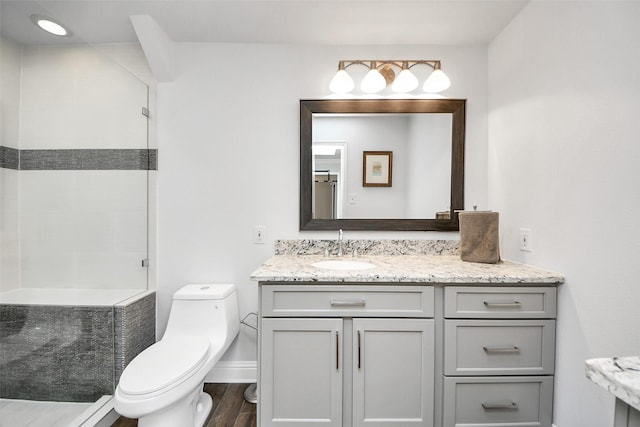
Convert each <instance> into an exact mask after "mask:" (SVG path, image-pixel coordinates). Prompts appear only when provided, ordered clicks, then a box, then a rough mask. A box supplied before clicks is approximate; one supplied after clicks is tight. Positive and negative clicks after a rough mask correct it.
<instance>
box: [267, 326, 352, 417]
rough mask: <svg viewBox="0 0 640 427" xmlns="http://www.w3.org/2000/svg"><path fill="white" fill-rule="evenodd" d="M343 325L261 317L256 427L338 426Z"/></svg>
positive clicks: (340, 411)
mask: <svg viewBox="0 0 640 427" xmlns="http://www.w3.org/2000/svg"><path fill="white" fill-rule="evenodd" d="M342 324H343V321H342V319H309V318H306V319H301V318H264V319H262V324H261V332H260V333H261V344H262V345H261V350H260V355H261V368H260V380H259V381H260V396H259V399H260V400H261V404H260V408H261V411H260V414H259V417H260V426H261V427H270V426H284V425H286V426H289V427H290V426H294V425H304V426H305V427H315V426H323V427H329V426H336V427H338V426H341V425H342V363H343V360H342V345H343V343H342V340H343V337H342Z"/></svg>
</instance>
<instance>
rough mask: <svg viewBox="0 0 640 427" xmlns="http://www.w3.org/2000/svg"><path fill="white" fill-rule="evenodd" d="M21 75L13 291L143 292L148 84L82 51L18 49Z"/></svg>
mask: <svg viewBox="0 0 640 427" xmlns="http://www.w3.org/2000/svg"><path fill="white" fill-rule="evenodd" d="M21 73H22V79H21V98H20V99H21V100H20V105H19V117H20V122H19V123H20V128H19V135H20V141H19V147H18V148H19V155H20V166H19V174H20V183H19V187H20V188H19V194H20V197H19V202H18V203H19V207H18V209H19V212H20V228H19V230H20V262H19V266H20V283H19V286H20V287H25V288H60V287H62V288H85V289H86V288H105V287H106V288H111V289H113V288H132V289H144V288H146V283H147V270H146V269H145V268H142V267H141V260H142V259H143V258H146V257H147V174H148V170H149V169H153V168H155V165H150V161H149V159H150V156H149V150H147V117H145V116H144V115H143V114H142V107H146V106H147V104H148V90H147V86H146V85H145V84H144V83H143V82H141V81H140V80H138V79H137V78H135V77H134V76H133V75H132V74H131V73H130V72H129V71H127V70H125V69H124V68H123V67H121V66H120V65H119V64H116V63H115V62H114V61H113V60H112V59H111V57H109V56H108V55H103V54H102V53H100V52H99V51H97V50H96V49H94V48H92V47H89V46H38V47H24V48H23V49H22V56H21ZM0 145H2V144H0ZM152 159H155V153H154V156H152ZM150 166H152V167H150Z"/></svg>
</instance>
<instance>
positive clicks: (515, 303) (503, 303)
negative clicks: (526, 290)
mask: <svg viewBox="0 0 640 427" xmlns="http://www.w3.org/2000/svg"><path fill="white" fill-rule="evenodd" d="M483 303H484V305H485V307H487V308H490V307H520V306H521V305H522V303H521V302H520V301H483Z"/></svg>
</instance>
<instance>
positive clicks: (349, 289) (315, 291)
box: [261, 285, 434, 317]
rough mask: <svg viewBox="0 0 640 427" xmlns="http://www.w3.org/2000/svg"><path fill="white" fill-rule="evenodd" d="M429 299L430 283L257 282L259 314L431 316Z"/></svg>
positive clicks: (300, 315) (432, 291)
mask: <svg viewBox="0 0 640 427" xmlns="http://www.w3.org/2000/svg"><path fill="white" fill-rule="evenodd" d="M433 300H434V290H433V286H351V285H344V286H343V285H333V286H332V285H262V286H261V310H262V312H261V314H262V316H263V317H292V316H295V317H307V316H309V317H350V316H360V317H362V316H366V317H433V310H434V308H433V306H434V303H433Z"/></svg>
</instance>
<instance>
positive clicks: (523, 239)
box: [520, 228, 533, 252]
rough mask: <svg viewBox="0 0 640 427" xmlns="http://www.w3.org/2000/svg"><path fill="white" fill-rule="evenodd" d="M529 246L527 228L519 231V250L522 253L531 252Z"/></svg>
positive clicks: (529, 240) (529, 234) (529, 232)
mask: <svg viewBox="0 0 640 427" xmlns="http://www.w3.org/2000/svg"><path fill="white" fill-rule="evenodd" d="M532 248H533V246H532V245H531V230H530V229H528V228H521V229H520V250H521V251H524V252H531V251H532V250H533V249H532Z"/></svg>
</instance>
